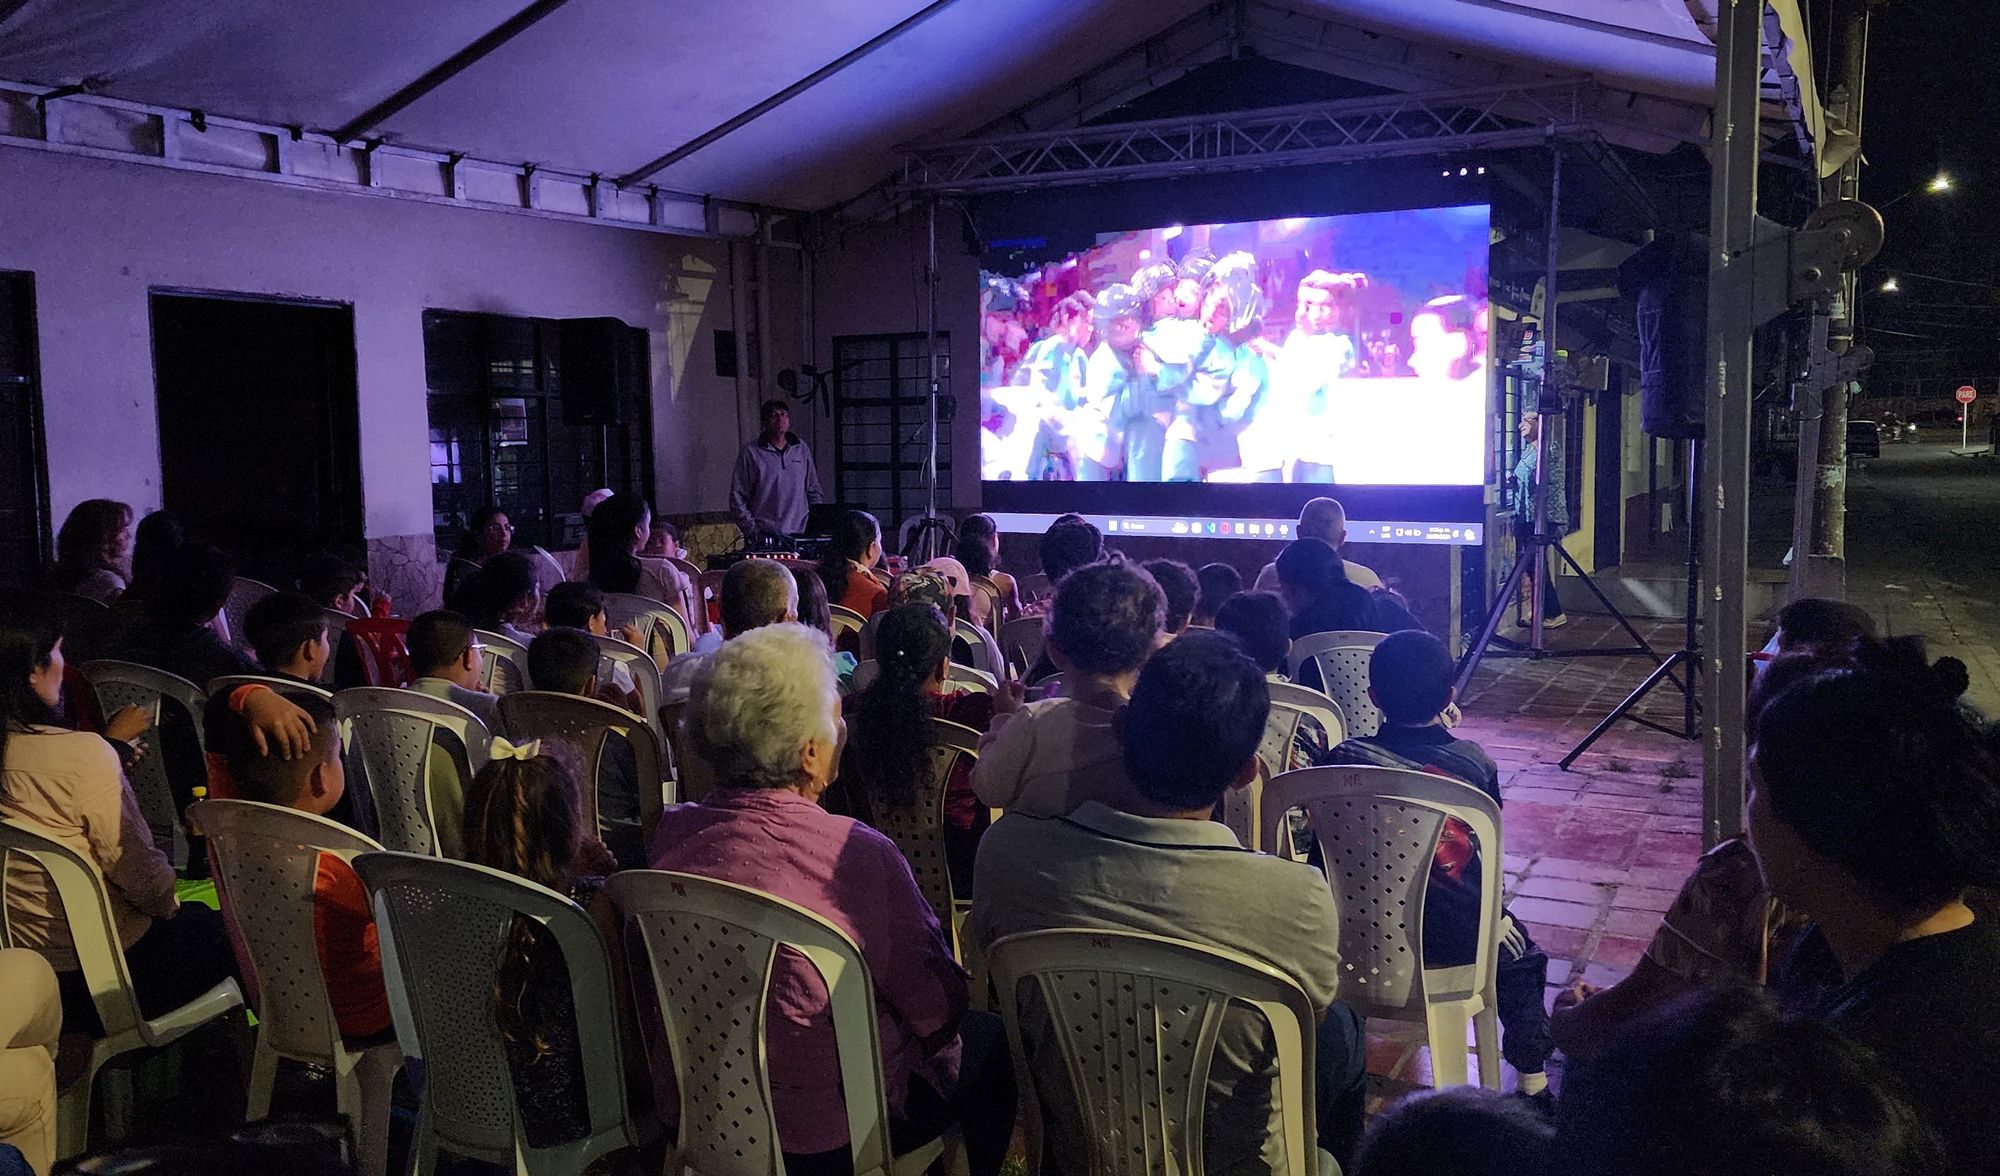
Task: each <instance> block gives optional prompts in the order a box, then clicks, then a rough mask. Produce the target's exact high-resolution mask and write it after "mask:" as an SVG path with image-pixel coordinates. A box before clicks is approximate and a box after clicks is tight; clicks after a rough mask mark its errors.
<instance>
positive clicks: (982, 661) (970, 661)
mask: <svg viewBox="0 0 2000 1176" xmlns="http://www.w3.org/2000/svg"><path fill="white" fill-rule="evenodd" d="M951 635H952V637H953V639H954V640H953V648H952V652H953V653H954V654H957V653H958V648H957V646H958V644H959V643H960V642H963V643H964V645H965V647H966V657H967V660H966V661H964V662H961V663H959V664H961V665H969V666H971V667H972V668H973V669H975V670H979V671H981V672H983V673H986V674H993V675H997V674H999V673H1000V664H999V660H998V659H996V656H995V655H996V654H997V653H998V652H999V648H1000V647H999V644H998V643H997V642H995V641H994V640H993V634H991V633H988V632H987V631H986V630H984V629H982V628H980V627H979V626H978V625H975V624H973V623H972V622H971V621H968V620H966V619H965V618H964V617H959V618H957V619H956V620H954V621H952V623H951ZM952 660H954V661H957V658H956V657H954V658H953V659H952Z"/></svg>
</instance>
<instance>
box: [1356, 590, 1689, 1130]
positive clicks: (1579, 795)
mask: <svg viewBox="0 0 2000 1176" xmlns="http://www.w3.org/2000/svg"><path fill="white" fill-rule="evenodd" d="M1641 629H1642V631H1643V632H1645V634H1646V636H1647V638H1648V640H1650V641H1652V643H1653V645H1654V647H1655V648H1657V649H1658V650H1659V651H1660V652H1661V654H1662V655H1665V654H1667V653H1669V652H1671V651H1672V650H1674V649H1676V648H1678V647H1679V646H1680V642H1681V631H1680V627H1679V625H1678V624H1671V625H1664V624H1654V623H1650V622H1649V623H1645V624H1643V625H1642V626H1641ZM1624 643H1625V639H1624V637H1623V634H1622V632H1620V631H1619V630H1618V629H1617V628H1616V627H1615V626H1614V625H1613V624H1612V622H1611V621H1610V620H1609V619H1607V618H1602V617H1586V616H1580V615H1579V616H1574V617H1573V618H1572V620H1571V623H1570V624H1569V625H1568V626H1566V627H1564V628H1562V629H1560V630H1554V631H1552V632H1551V633H1550V635H1549V644H1550V645H1551V647H1558V648H1578V647H1588V646H1605V647H1609V646H1616V645H1620V644H1624ZM1652 664H1653V663H1652V662H1650V661H1648V660H1647V659H1646V658H1645V657H1643V656H1637V657H1618V658H1611V657H1607V658H1579V659H1549V660H1543V661H1525V660H1514V659H1507V660H1500V659H1492V658H1489V659H1488V660H1486V661H1485V662H1484V663H1483V664H1482V665H1481V667H1480V669H1479V673H1478V675H1477V676H1476V677H1475V679H1474V680H1473V683H1472V686H1471V688H1470V689H1468V690H1467V691H1466V696H1465V698H1464V699H1463V700H1462V704H1461V705H1462V709H1463V710H1464V711H1465V722H1464V723H1463V724H1462V725H1461V727H1460V728H1459V734H1461V735H1463V736H1464V737H1466V738H1471V739H1476V740H1478V741H1479V742H1480V743H1481V744H1482V745H1483V746H1484V747H1485V748H1486V750H1487V751H1488V753H1490V754H1491V755H1492V756H1493V758H1494V760H1495V761H1497V762H1498V763H1499V765H1500V773H1501V775H1500V781H1501V782H1500V791H1501V795H1502V797H1503V798H1504V800H1505V808H1504V812H1503V816H1502V820H1503V830H1502V836H1503V838H1504V839H1505V841H1506V856H1505V859H1504V860H1505V869H1506V877H1507V897H1508V905H1509V907H1510V908H1511V909H1512V910H1513V912H1514V914H1515V916H1516V917H1518V918H1519V919H1520V920H1521V921H1522V922H1524V923H1526V924H1527V926H1528V930H1529V933H1530V934H1531V935H1533V936H1534V938H1535V940H1536V942H1538V943H1539V944H1541V946H1542V949H1543V950H1544V951H1546V952H1547V953H1548V955H1549V989H1548V992H1547V996H1548V998H1549V999H1550V1000H1553V999H1554V996H1555V993H1556V992H1557V991H1559V990H1560V989H1561V988H1562V987H1563V986H1565V985H1567V984H1568V983H1569V982H1570V981H1571V980H1572V979H1585V980H1588V981H1590V982H1592V983H1595V984H1608V983H1612V982H1614V981H1616V980H1618V979H1619V978H1620V977H1622V976H1624V975H1625V974H1626V973H1627V972H1628V971H1630V969H1631V967H1632V965H1633V964H1634V963H1635V962H1637V960H1638V958H1639V956H1640V954H1641V953H1642V952H1643V951H1644V950H1645V946H1646V942H1647V940H1648V939H1649V938H1651V936H1652V934H1653V929H1654V927H1655V926H1656V925H1657V924H1658V922H1659V912H1660V911H1662V910H1664V909H1665V908H1666V906H1667V904H1668V903H1669V902H1671V901H1672V899H1673V896H1674V893H1675V891H1676V890H1677V889H1678V888H1679V887H1680V884H1681V882H1682V880H1683V879H1685V878H1686V877H1687V874H1688V871H1689V870H1690V869H1691V868H1692V866H1693V864H1694V861H1695V859H1696V858H1697V857H1698V856H1700V853H1701V836H1700V820H1701V747H1700V745H1699V744H1698V743H1693V742H1686V741H1682V740H1678V739H1675V738H1672V737H1671V736H1667V735H1662V734H1659V733H1657V732H1653V731H1649V730H1646V729H1644V728H1642V727H1639V726H1637V725H1635V724H1631V723H1620V724H1619V725H1618V726H1617V727H1615V728H1614V729H1613V730H1612V731H1611V732H1610V733H1608V734H1607V735H1606V736H1605V737H1604V738H1603V739H1601V740H1599V741H1598V743H1597V744H1596V745H1595V746H1594V747H1593V748H1592V749H1591V750H1590V751H1589V752H1586V753H1585V754H1584V755H1583V757H1582V758H1580V759H1579V760H1578V761H1577V762H1576V765H1575V767H1574V768H1573V769H1572V770H1570V771H1564V770H1562V769H1561V768H1559V767H1557V764H1556V761H1557V760H1559V759H1561V758H1562V757H1563V756H1564V755H1565V754H1566V753H1568V751H1569V750H1570V748H1571V747H1573V746H1575V745H1576V743H1577V742H1578V741H1579V740H1581V739H1582V738H1583V737H1584V735H1585V734H1586V733H1587V732H1589V730H1590V728H1591V727H1592V726H1593V725H1594V724H1595V723H1596V722H1597V720H1598V719H1599V718H1600V717H1602V716H1603V715H1604V714H1606V713H1607V712H1609V711H1610V710H1611V708H1612V707H1613V706H1615V705H1617V703H1618V701H1619V700H1620V699H1622V698H1624V697H1625V695H1626V694H1627V692H1629V691H1630V690H1631V689H1632V687H1634V686H1636V685H1637V684H1638V682H1639V680H1640V679H1641V678H1643V677H1644V676H1645V674H1646V673H1647V671H1649V670H1650V669H1651V668H1652ZM1639 713H1641V714H1643V715H1645V716H1647V717H1649V718H1652V719H1654V720H1655V721H1658V722H1661V723H1665V724H1667V725H1669V726H1676V725H1678V723H1679V720H1680V696H1679V694H1677V693H1675V692H1673V691H1671V690H1669V689H1666V688H1665V687H1662V688H1660V689H1657V690H1656V691H1655V692H1654V693H1653V695H1651V696H1650V697H1649V698H1648V701H1647V704H1646V705H1645V707H1644V708H1643V709H1642V710H1641V711H1640V712H1639ZM1369 1028H1370V1040H1369V1048H1368V1061H1369V1066H1368V1070H1369V1074H1370V1075H1371V1080H1372V1082H1373V1084H1374V1087H1375V1091H1376V1093H1377V1094H1379V1095H1381V1096H1384V1097H1392V1096H1394V1095H1395V1094H1398V1093H1401V1092H1402V1091H1403V1090H1406V1089H1408V1088H1409V1087H1410V1086H1411V1085H1412V1084H1427V1083H1428V1082H1429V1080H1430V1056H1429V1052H1430V1051H1429V1050H1428V1048H1427V1047H1425V1046H1423V1045H1422V1041H1423V1037H1424V1034H1423V1031H1422V1028H1421V1027H1420V1026H1401V1025H1395V1024H1391V1023H1382V1022H1379V1021H1372V1022H1370V1025H1369ZM1558 1065H1559V1063H1558ZM1506 1083H1507V1085H1508V1086H1509V1087H1511V1086H1512V1084H1513V1076H1512V1074H1511V1073H1509V1074H1507V1076H1506Z"/></svg>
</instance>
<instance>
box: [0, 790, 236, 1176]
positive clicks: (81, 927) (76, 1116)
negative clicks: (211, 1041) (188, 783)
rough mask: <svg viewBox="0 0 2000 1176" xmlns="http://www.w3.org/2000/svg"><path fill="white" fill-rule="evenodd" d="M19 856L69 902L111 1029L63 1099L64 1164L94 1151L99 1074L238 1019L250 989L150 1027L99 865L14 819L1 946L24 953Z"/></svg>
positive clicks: (197, 1002) (0, 861) (5, 835)
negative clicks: (17, 893) (15, 880)
mask: <svg viewBox="0 0 2000 1176" xmlns="http://www.w3.org/2000/svg"><path fill="white" fill-rule="evenodd" d="M16 855H19V856H21V857H23V858H26V859H27V860H28V861H29V862H31V863H33V864H34V865H36V866H39V867H41V869H42V870H43V871H45V872H46V873H47V874H48V876H49V879H50V881H51V883H52V884H53V886H54V888H55V892H56V896H57V897H58V898H60V899H61V900H62V909H63V919H64V921H65V922H66V923H67V925H68V927H69V937H70V942H71V944H72V945H73V947H74V950H75V952H76V958H77V964H78V965H79V969H80V970H81V971H82V973H83V979H84V983H85V984H86V985H88V986H89V988H90V998H91V1003H92V1004H94V1005H95V1006H96V1007H97V1018H98V1020H99V1021H101V1022H102V1023H103V1026H104V1035H103V1036H102V1037H98V1038H95V1039H94V1040H92V1041H91V1043H90V1062H89V1065H88V1067H87V1068H86V1069H85V1070H84V1072H83V1076H82V1077H80V1078H78V1079H77V1080H76V1081H75V1082H74V1083H72V1084H71V1085H70V1087H69V1089H67V1090H64V1091H63V1092H62V1093H61V1095H60V1096H59V1097H58V1099H57V1104H56V1155H57V1158H58V1159H63V1158H67V1157H69V1156H74V1155H77V1154H79V1153H81V1152H83V1151H84V1150H86V1147H87V1145H88V1143H89V1139H88V1135H89V1131H90V1100H91V1092H92V1090H93V1089H94V1088H95V1087H96V1084H97V1075H98V1072H99V1071H100V1070H102V1069H103V1068H104V1067H105V1065H106V1064H107V1063H109V1062H110V1061H111V1060H112V1059H113V1058H116V1057H119V1056H120V1055H123V1054H128V1053H132V1052H133V1051H135V1050H141V1049H158V1048H160V1047H161V1046H164V1045H169V1044H172V1043H173V1042H174V1041H176V1040H178V1039H180V1038H181V1037H183V1036H185V1035H186V1034H188V1033H189V1032H191V1031H193V1030H195V1029H198V1028H200V1027H201V1026H203V1025H206V1024H208V1023H209V1022H210V1021H213V1020H215V1019H216V1018H217V1017H221V1016H224V1015H226V1014H229V1013H232V1012H237V1011H238V1010H240V1009H241V1008H242V1007H243V990H242V989H241V988H239V987H238V986H237V984H236V981H234V980H223V981H221V982H220V983H218V984H216V985H215V986H214V987H212V988H210V989H209V990H208V991H207V992H204V993H202V994H201V995H200V996H198V997H196V998H195V999H193V1000H191V1001H189V1002H188V1003H186V1004H184V1005H182V1006H181V1007H180V1008H177V1009H174V1010H173V1011H172V1012H169V1013H165V1014H163V1015H161V1016H158V1017H154V1018H153V1019H151V1020H147V1019H146V1017H145V1016H144V1015H143V1014H142V1013H140V1011H139V998H138V996H137V994H135V993H134V992H133V990H132V974H131V972H130V971H129V970H128V969H127V968H126V966H125V953H124V951H123V950H121V949H120V947H119V943H118V925H117V923H115V922H114V921H113V920H112V917H111V897H110V894H109V893H108V892H107V891H106V890H105V886H104V875H103V874H101V873H99V872H98V869H97V863H95V862H92V861H90V860H89V859H87V858H85V857H83V856H81V855H79V854H78V853H77V852H76V851H74V850H72V849H70V848H69V847H68V846H66V845H64V844H62V843H61V842H59V841H57V840H55V838H54V837H53V836H51V835H50V833H49V832H48V831H47V830H45V829H40V828H37V827H35V826H33V825H30V824H27V823H25V822H21V821H15V820H9V819H0V947H14V946H17V944H16V943H15V938H14V929H13V925H12V918H13V903H12V900H11V899H10V898H9V896H8V895H7V889H8V879H9V878H11V877H12V876H13V874H14V870H15V868H16V863H15V862H14V861H13V858H14V857H15V856H16Z"/></svg>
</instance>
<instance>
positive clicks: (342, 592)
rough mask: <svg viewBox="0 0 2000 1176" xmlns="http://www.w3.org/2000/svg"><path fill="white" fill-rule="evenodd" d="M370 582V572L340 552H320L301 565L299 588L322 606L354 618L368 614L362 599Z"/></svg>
mask: <svg viewBox="0 0 2000 1176" xmlns="http://www.w3.org/2000/svg"><path fill="white" fill-rule="evenodd" d="M367 584H368V573H366V572H364V571H362V570H361V569H360V568H358V567H356V566H354V564H353V562H352V561H350V560H349V559H347V557H346V556H343V555H341V554H339V553H338V552H332V551H321V552H316V553H314V554H312V555H309V556H307V557H306V558H305V560H304V562H302V563H301V564H300V565H299V591H300V592H301V593H303V594H304V595H305V596H306V597H307V598H308V599H310V600H311V601H312V602H313V603H314V604H316V605H318V606H319V607H321V608H330V609H332V610H333V611H335V612H342V613H346V614H347V615H348V616H350V617H365V616H367V615H368V603H367V601H365V600H364V599H363V598H362V591H363V589H364V588H365V587H366V586H367Z"/></svg>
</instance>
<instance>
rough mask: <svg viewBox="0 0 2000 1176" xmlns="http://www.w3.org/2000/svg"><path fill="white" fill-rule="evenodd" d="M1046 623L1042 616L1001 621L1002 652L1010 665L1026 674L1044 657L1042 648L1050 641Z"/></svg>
mask: <svg viewBox="0 0 2000 1176" xmlns="http://www.w3.org/2000/svg"><path fill="white" fill-rule="evenodd" d="M1045 623H1046V622H1044V621H1043V619H1042V618H1041V617H1015V618H1014V619H1013V620H1011V621H1003V622H1001V625H1000V634H999V636H1000V653H1001V656H1002V657H1003V658H1005V659H1006V662H1007V664H1008V665H1010V666H1013V667H1015V668H1016V669H1018V670H1020V671H1021V672H1022V673H1024V674H1025V673H1027V672H1028V671H1029V670H1031V669H1033V668H1034V666H1035V663H1036V662H1038V661H1040V660H1041V659H1042V649H1043V647H1044V646H1045V645H1047V643H1048V634H1047V631H1046V630H1045V629H1044V628H1043V625H1044V624H1045Z"/></svg>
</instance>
